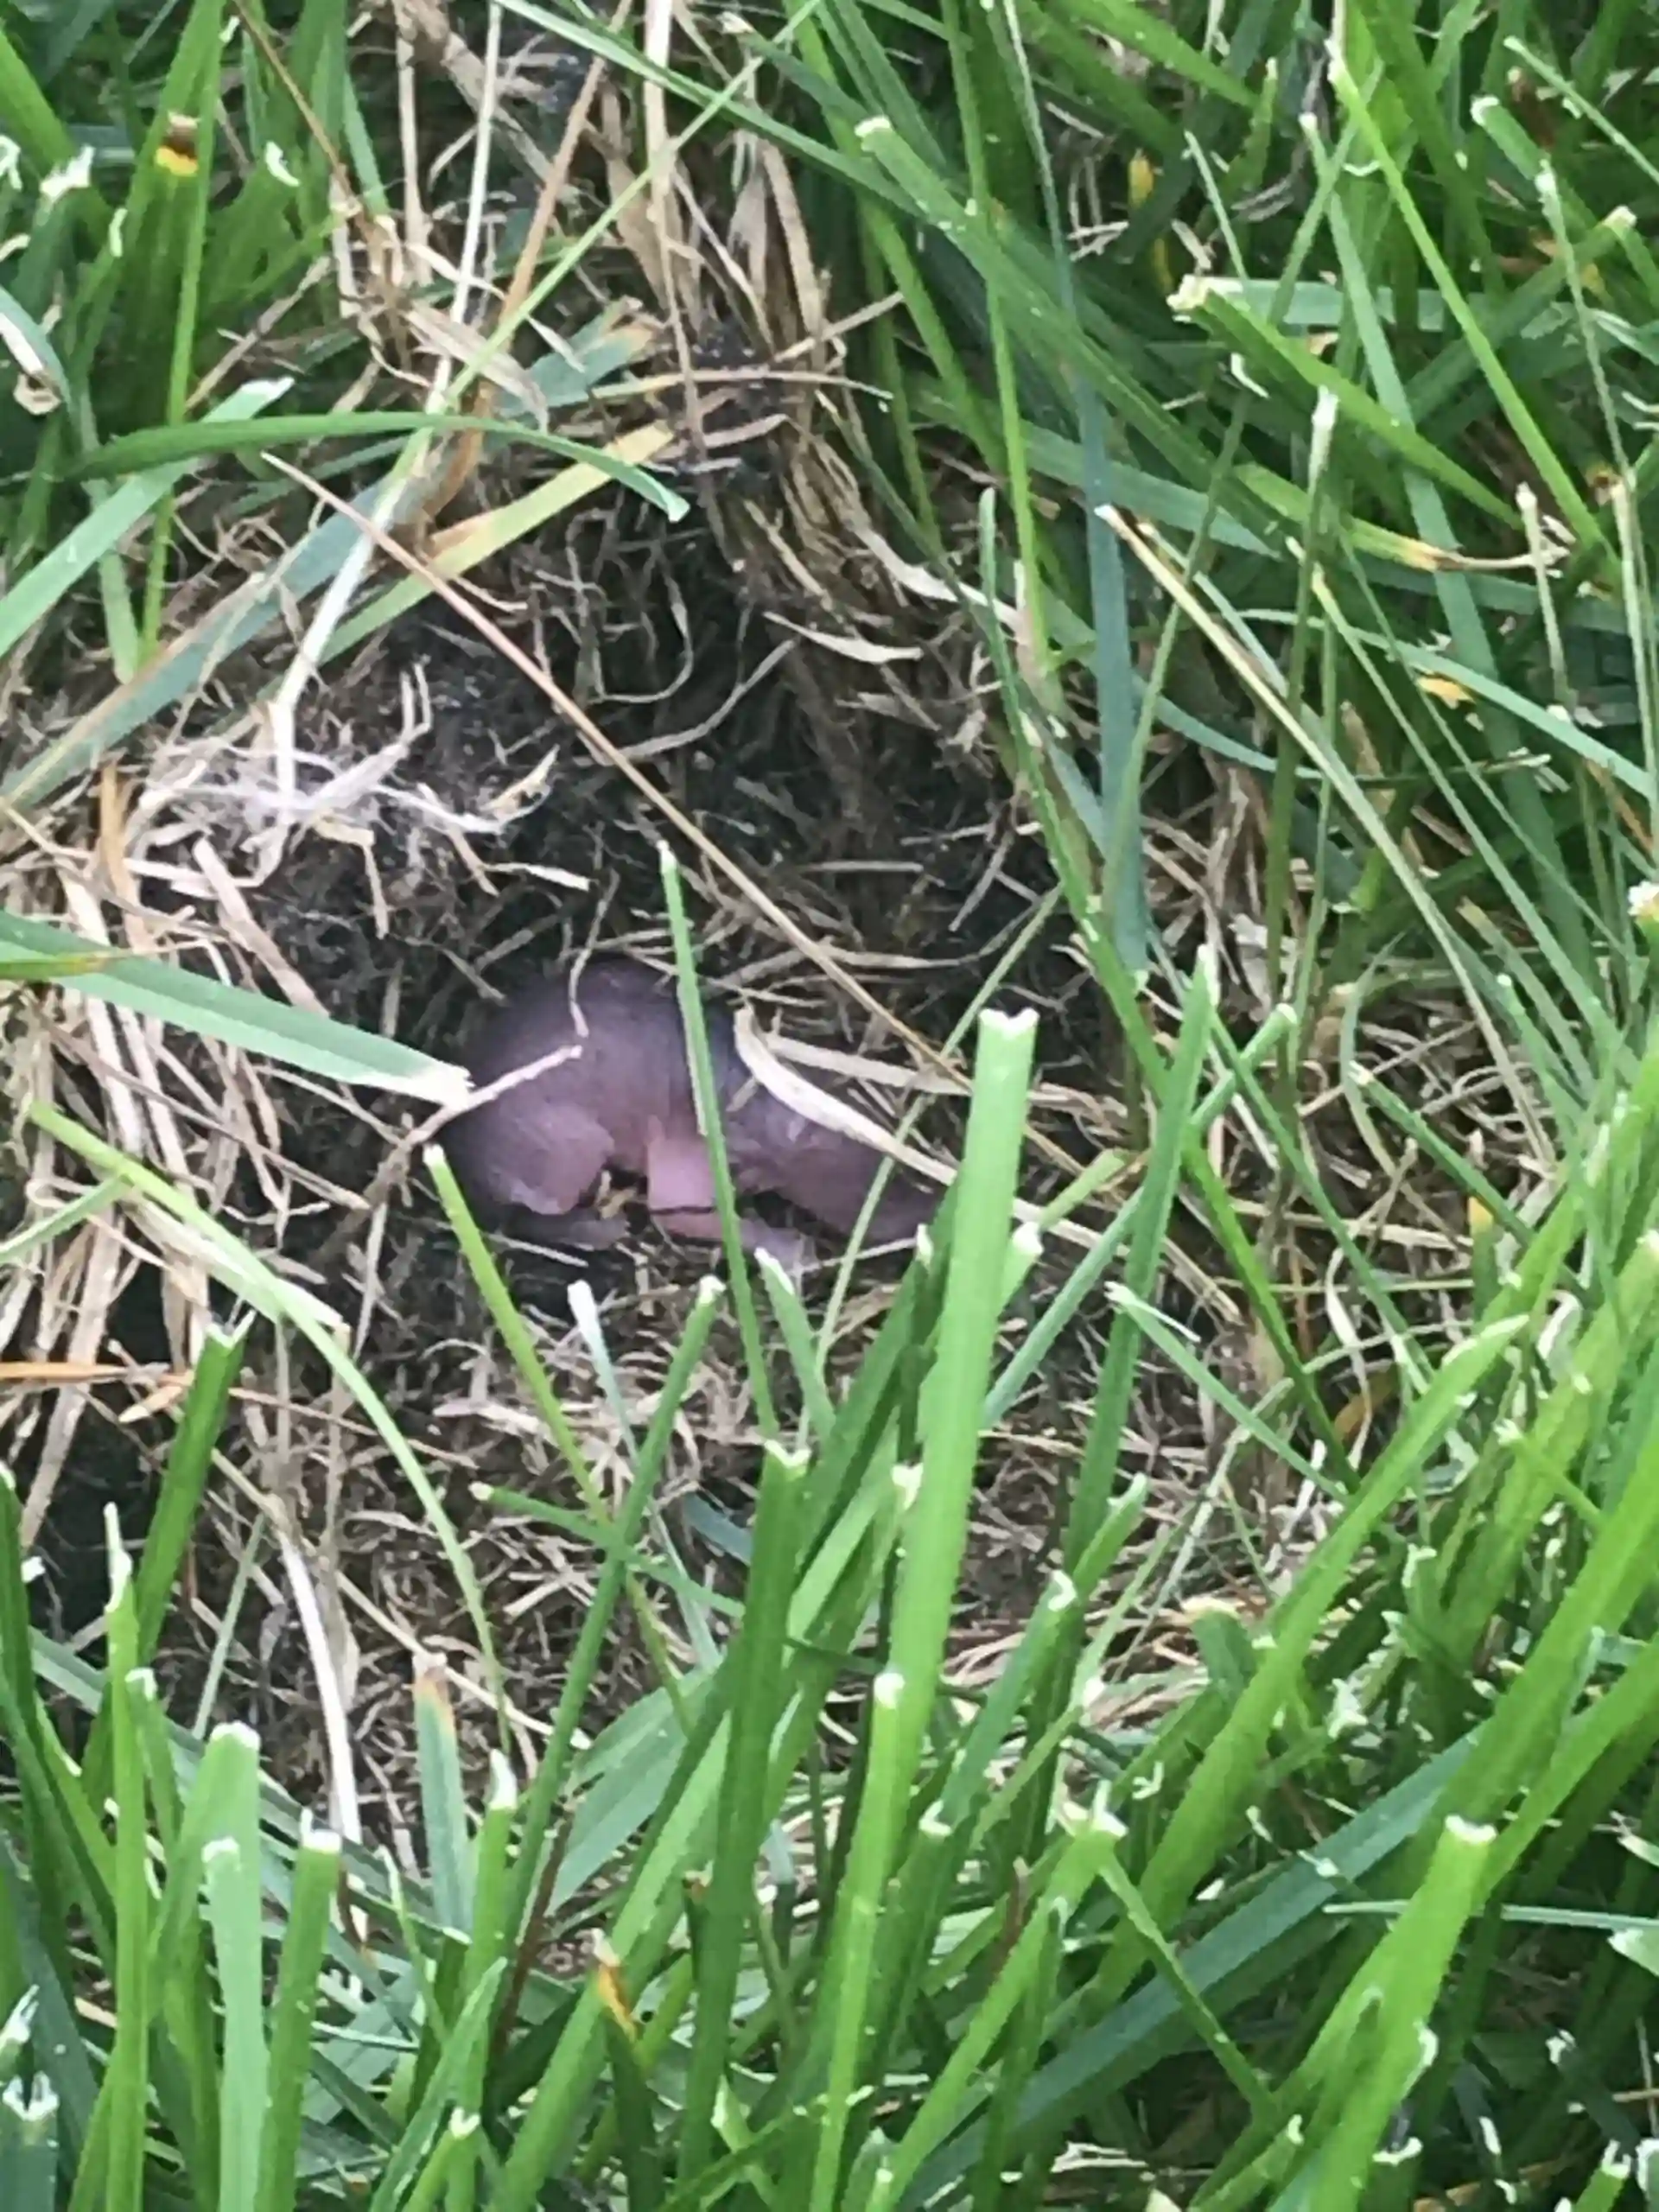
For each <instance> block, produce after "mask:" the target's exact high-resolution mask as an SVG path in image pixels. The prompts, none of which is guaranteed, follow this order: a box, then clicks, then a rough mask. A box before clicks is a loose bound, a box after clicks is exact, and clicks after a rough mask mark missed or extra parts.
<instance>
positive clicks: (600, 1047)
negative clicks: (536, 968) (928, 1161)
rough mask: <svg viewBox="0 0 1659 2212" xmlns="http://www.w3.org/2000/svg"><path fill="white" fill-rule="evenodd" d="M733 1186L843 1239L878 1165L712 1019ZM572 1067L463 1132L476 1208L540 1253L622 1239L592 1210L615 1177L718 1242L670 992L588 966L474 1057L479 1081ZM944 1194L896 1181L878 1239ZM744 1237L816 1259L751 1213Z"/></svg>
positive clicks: (531, 1080)
mask: <svg viewBox="0 0 1659 2212" xmlns="http://www.w3.org/2000/svg"><path fill="white" fill-rule="evenodd" d="M707 1026H708V1033H709V1053H710V1057H711V1058H712V1059H713V1062H714V1071H715V1089H716V1090H717V1093H718V1096H719V1101H720V1114H721V1128H722V1129H723V1130H724V1133H725V1138H726V1151H727V1157H728V1160H729V1162H730V1166H731V1172H732V1180H733V1182H734V1185H735V1186H736V1188H737V1190H738V1191H739V1192H741V1193H745V1194H749V1193H753V1192H763V1191H769V1192H774V1193H775V1194H776V1195H777V1196H778V1197H779V1198H787V1199H788V1200H789V1202H790V1203H791V1205H797V1206H799V1207H800V1208H802V1210H803V1211H805V1212H807V1213H810V1214H812V1215H815V1216H816V1217H817V1219H818V1220H820V1221H822V1222H824V1223H826V1224H828V1225H829V1227H830V1228H832V1229H835V1230H839V1231H840V1233H841V1234H842V1236H846V1235H847V1234H848V1233H849V1231H850V1230H852V1228H853V1226H854V1224H855V1222H856V1221H857V1219H858V1217H859V1214H860V1212H861V1210H862V1208H863V1205H864V1201H865V1198H867V1197H868V1193H869V1188H870V1184H871V1181H872V1179H873V1178H874V1174H875V1172H876V1169H877V1167H878V1166H880V1158H879V1155H878V1154H876V1153H875V1152H874V1150H873V1149H872V1148H871V1147H869V1146H868V1145H865V1144H861V1143H860V1142H859V1141H857V1140H856V1138H854V1137H849V1136H847V1135H843V1134H842V1132H841V1131H840V1130H836V1129H827V1128H823V1127H822V1126H821V1125H820V1124H819V1123H817V1122H810V1121H808V1120H807V1119H806V1118H805V1116H804V1115H801V1114H798V1113H797V1112H796V1111H795V1109H793V1108H792V1107H791V1106H787V1105H785V1103H783V1101H782V1100H781V1099H779V1098H776V1097H774V1096H772V1093H771V1092H770V1091H767V1090H763V1089H762V1088H761V1087H760V1084H758V1083H757V1082H756V1081H755V1079H754V1077H753V1076H752V1075H751V1074H750V1072H749V1071H748V1070H747V1068H746V1067H745V1066H744V1065H743V1062H742V1060H741V1058H739V1057H738V1051H737V1044H736V1039H735V1036H734V1032H733V1027H732V1023H731V1021H730V1019H729V1018H728V1016H727V1015H726V1014H722V1013H721V1012H719V1011H718V1010H716V1009H714V1008H710V1009H709V1011H708V1014H707ZM552 1053H557V1054H559V1055H561V1057H560V1058H558V1059H556V1060H555V1061H554V1062H553V1064H552V1065H550V1066H548V1067H546V1068H544V1069H543V1071H542V1072H541V1073H540V1074H539V1075H533V1076H528V1077H525V1079H524V1081H523V1082H522V1083H518V1084H512V1085H511V1086H510V1087H509V1088H508V1089H506V1090H503V1091H501V1092H500V1093H499V1095H498V1096H496V1097H494V1098H492V1099H490V1100H488V1101H486V1103H485V1104H483V1105H482V1106H480V1107H477V1108H476V1109H474V1111H473V1112H471V1113H469V1114H464V1115H462V1116H459V1117H458V1118H457V1119H456V1120H455V1121H454V1122H451V1123H450V1124H449V1126H448V1129H447V1130H446V1132H445V1134H444V1140H443V1141H444V1149H445V1151H446V1152H447V1154H448V1158H449V1163H450V1165H451V1166H452V1167H453V1168H454V1172H455V1174H456V1176H457V1178H458V1179H459V1180H460V1182H461V1187H462V1189H463V1190H464V1191H465V1192H466V1193H467V1201H468V1203H469V1204H470V1205H472V1206H473V1208H474V1211H475V1212H477V1213H478V1214H479V1216H480V1219H482V1220H484V1221H486V1223H487V1224H488V1225H490V1226H493V1227H497V1228H501V1229H505V1230H508V1231H509V1232H510V1233H512V1234H513V1235H516V1236H521V1237H523V1238H524V1240H525V1241H526V1242H528V1243H537V1244H572V1245H579V1246H589V1247H591V1246H594V1245H601V1244H610V1243H615V1241H616V1240H617V1238H618V1237H620V1236H623V1235H625V1234H626V1228H625V1225H624V1224H623V1223H621V1222H620V1221H618V1220H615V1219H613V1218H609V1217H605V1216H602V1215H601V1214H598V1213H596V1212H594V1211H591V1210H589V1209H588V1208H586V1207H584V1206H583V1205H582V1200H583V1199H585V1198H590V1197H591V1196H592V1194H593V1192H594V1186H595V1185H596V1184H597V1183H598V1181H599V1179H600V1177H601V1174H602V1173H604V1171H605V1170H606V1169H607V1167H613V1168H618V1169H620V1171H621V1172H622V1173H624V1174H627V1175H632V1176H643V1177H644V1179H645V1196H646V1203H647V1204H648V1205H649V1206H650V1208H651V1211H652V1213H653V1214H654V1215H655V1216H656V1217H657V1219H658V1221H659V1222H660V1223H661V1224H662V1225H663V1226H664V1229H667V1230H673V1231H674V1232H676V1233H677V1234H678V1235H680V1236H695V1237H701V1238H706V1239H709V1240H712V1241H717V1240H718V1238H719V1236H720V1216H719V1213H718V1211H716V1208H715V1181H714V1170H713V1167H712V1166H711V1165H710V1162H709V1152H708V1147H707V1146H706V1145H705V1144H704V1142H703V1139H702V1132H701V1131H700V1129H699V1128H698V1126H697V1115H696V1098H695V1094H694V1092H693V1090H692V1087H691V1076H690V1068H689V1067H688V1065H687V1060H686V1047H685V1031H684V1027H683V1024H682V1022H681V1020H680V1010H679V1005H678V1001H677V997H676V995H675V991H674V987H673V985H672V983H671V982H664V981H663V980H662V979H660V978H659V977H658V976H655V975H654V974H652V971H651V970H650V969H646V968H643V967H641V966H639V964H638V963H636V962H633V961H630V960H594V961H590V962H588V964H587V965H586V966H585V967H583V968H582V969H580V970H572V969H563V970H561V971H560V972H558V973H557V974H556V975H554V976H550V977H548V978H547V979H545V980H544V981H543V982H540V983H537V984H534V985H532V986H531V988H530V989H528V990H526V991H524V992H523V993H522V994H521V995H519V996H518V997H517V998H515V999H512V1000H511V1001H509V1002H508V1003H507V1004H506V1005H505V1007H502V1008H501V1009H500V1010H499V1012H498V1013H497V1014H495V1015H494V1016H493V1019H492V1020H490V1021H489V1022H487V1023H486V1026H485V1027H484V1030H483V1033H481V1035H480V1037H479V1039H478V1041H477V1043H476V1045H475V1046H474V1048H473V1050H472V1052H470V1054H469V1055H468V1058H467V1065H468V1066H469V1068H470V1070H471V1071H472V1076H473V1079H474V1083H476V1084H479V1085H480V1086H482V1085H483V1084H490V1083H495V1082H498V1081H499V1079H500V1077H503V1076H505V1075H506V1074H509V1073H510V1072H512V1071H513V1070H515V1069H518V1068H522V1067H528V1066H530V1065H531V1064H532V1063H534V1062H535V1061H537V1060H541V1059H543V1058H547V1057H548V1055H550V1054H552ZM937 1203H938V1194H937V1193H936V1192H932V1191H930V1190H928V1189H927V1188H926V1187H925V1185H922V1184H920V1183H918V1182H915V1181H913V1180H912V1179H911V1178H910V1177H908V1176H906V1175H902V1174H900V1173H898V1172H896V1171H895V1172H894V1173H893V1175H892V1177H891V1178H890V1179H889V1181H888V1184H887V1189H886V1190H885V1192H883V1193H882V1196H881V1198H880V1202H879V1203H878V1205H877V1206H876V1208H875V1212H874V1220H873V1222H872V1224H871V1229H870V1234H871V1236H872V1238H873V1239H874V1242H876V1243H886V1242H887V1241H889V1240H891V1239H893V1238H897V1237H901V1236H913V1235H914V1234H915V1232H916V1230H918V1228H919V1227H920V1226H921V1224H923V1223H924V1222H925V1221H926V1220H928V1219H929V1218H930V1217H931V1215H932V1213H933V1211H934V1208H935V1206H936V1205H937ZM741 1227H742V1234H743V1243H744V1245H745V1248H746V1249H747V1250H750V1251H768V1252H771V1253H772V1254H773V1255H774V1256H775V1257H777V1258H778V1259H779V1260H781V1261H783V1262H784V1263H785V1265H786V1266H799V1265H800V1264H801V1263H802V1262H803V1261H804V1260H805V1259H807V1258H808V1257H810V1252H811V1247H810V1244H809V1243H808V1242H807V1240H806V1239H805V1238H804V1237H802V1236H797V1235H795V1234H793V1233H792V1232H791V1231H790V1230H779V1229H773V1228H772V1227H771V1226H770V1225H769V1224H766V1223H765V1222H760V1221H756V1220H753V1219H751V1218H747V1217H745V1218H744V1219H743V1220H742V1223H741Z"/></svg>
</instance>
